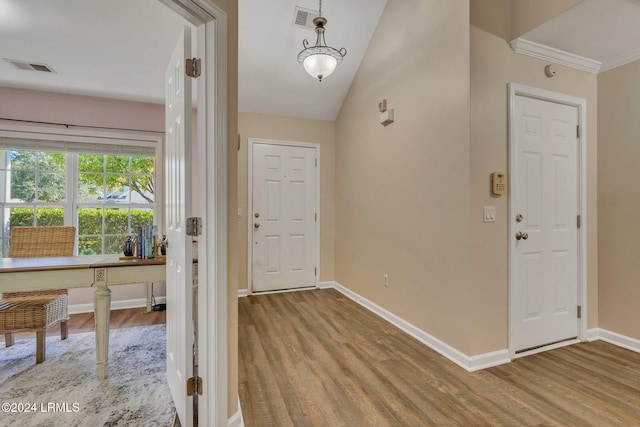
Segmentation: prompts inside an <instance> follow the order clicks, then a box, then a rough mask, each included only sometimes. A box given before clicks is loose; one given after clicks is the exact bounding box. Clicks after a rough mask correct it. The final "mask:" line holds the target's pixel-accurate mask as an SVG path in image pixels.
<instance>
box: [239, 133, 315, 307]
mask: <svg viewBox="0 0 640 427" xmlns="http://www.w3.org/2000/svg"><path fill="white" fill-rule="evenodd" d="M254 144H266V145H284V146H288V147H302V148H313V149H314V150H315V152H316V159H317V160H318V166H317V167H316V188H315V190H316V211H317V213H318V220H317V221H316V236H317V238H316V265H317V266H318V274H316V276H315V286H316V288H318V287H319V286H320V221H321V215H320V167H321V164H322V162H321V161H320V144H318V143H315V142H295V141H278V140H273V139H263V138H249V143H248V144H247V212H246V216H247V292H248V294H249V295H252V294H253V227H252V224H253V221H252V220H251V215H252V214H253V146H254ZM304 289H310V288H304ZM291 291H296V289H292V290H291ZM291 291H288V290H285V291H273V292H260V294H261V295H262V294H268V293H278V292H291Z"/></svg>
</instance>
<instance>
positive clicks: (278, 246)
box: [249, 143, 318, 292]
mask: <svg viewBox="0 0 640 427" xmlns="http://www.w3.org/2000/svg"><path fill="white" fill-rule="evenodd" d="M252 147H253V149H252V152H253V156H252V157H253V159H252V160H253V161H252V171H253V180H252V181H253V182H252V199H253V200H252V208H253V212H249V215H250V217H249V223H250V224H251V231H250V232H251V234H252V236H253V240H252V245H251V246H252V261H253V262H252V272H253V274H252V279H253V280H252V291H253V292H260V291H273V290H282V289H293V288H303V287H311V286H316V277H317V276H316V275H317V274H318V271H317V267H318V265H317V260H318V235H317V234H318V233H317V212H318V211H317V206H316V198H317V192H316V191H317V188H316V187H317V186H316V180H317V176H316V169H317V166H316V164H317V160H316V159H317V157H316V156H317V153H316V149H315V148H313V147H305V146H291V145H278V144H265V143H253V145H252Z"/></svg>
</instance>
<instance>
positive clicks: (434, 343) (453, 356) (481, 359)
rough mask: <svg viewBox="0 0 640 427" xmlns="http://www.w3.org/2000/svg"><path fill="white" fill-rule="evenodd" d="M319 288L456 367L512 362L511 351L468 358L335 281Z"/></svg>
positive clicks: (486, 365)
mask: <svg viewBox="0 0 640 427" xmlns="http://www.w3.org/2000/svg"><path fill="white" fill-rule="evenodd" d="M319 288H321V289H328V288H334V289H336V290H338V291H339V292H341V293H342V294H344V295H345V296H347V297H348V298H350V299H351V300H353V301H355V302H356V303H358V304H360V305H361V306H363V307H364V308H366V309H368V310H369V311H371V312H373V313H374V314H377V315H378V316H380V317H382V318H383V319H385V320H386V321H388V322H389V323H391V324H392V325H394V326H396V327H398V328H399V329H401V330H402V331H404V332H406V333H407V334H409V335H411V336H412V337H413V338H415V339H417V340H418V341H420V342H421V343H423V344H424V345H426V346H427V347H429V348H431V349H433V350H435V351H437V352H438V353H440V354H441V355H442V356H444V357H446V358H447V359H449V360H451V361H452V362H453V363H455V364H456V365H458V366H460V367H461V368H464V369H466V370H467V371H469V372H473V371H478V370H480V369H486V368H490V367H492V366H497V365H502V364H503V363H509V362H511V359H510V358H509V351H508V350H507V349H502V350H497V351H492V352H489V353H484V354H478V355H475V356H468V355H466V354H464V353H462V352H461V351H459V350H457V349H455V348H454V347H452V346H450V345H449V344H447V343H445V342H443V341H440V340H439V339H438V338H436V337H434V336H432V335H430V334H428V333H427V332H425V331H423V330H422V329H420V328H418V327H416V326H414V325H412V324H411V323H409V322H407V321H406V320H404V319H402V318H400V317H398V316H396V315H395V314H393V313H391V312H389V311H387V310H385V309H384V308H382V307H380V306H379V305H377V304H375V303H373V302H371V301H369V300H368V299H366V298H364V297H363V296H361V295H359V294H357V293H355V292H353V291H352V290H350V289H348V288H346V287H344V286H342V285H341V284H339V283H338V282H334V281H329V282H321V283H320V286H319Z"/></svg>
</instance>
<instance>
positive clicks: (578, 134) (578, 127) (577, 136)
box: [576, 125, 580, 138]
mask: <svg viewBox="0 0 640 427" xmlns="http://www.w3.org/2000/svg"><path fill="white" fill-rule="evenodd" d="M576 138H580V125H578V126H576Z"/></svg>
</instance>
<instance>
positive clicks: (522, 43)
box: [510, 38, 631, 74]
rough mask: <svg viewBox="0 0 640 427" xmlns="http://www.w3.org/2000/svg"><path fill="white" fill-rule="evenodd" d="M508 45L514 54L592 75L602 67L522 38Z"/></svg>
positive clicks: (571, 54) (581, 57)
mask: <svg viewBox="0 0 640 427" xmlns="http://www.w3.org/2000/svg"><path fill="white" fill-rule="evenodd" d="M510 44H511V48H512V49H513V51H514V52H515V53H521V54H523V55H528V56H533V57H534V58H538V59H543V60H545V61H551V62H554V63H556V64H560V65H564V66H567V67H571V68H575V69H576V70H580V71H586V72H588V73H592V74H598V73H599V72H600V68H601V66H602V63H601V62H600V61H596V60H593V59H589V58H585V57H584V56H579V55H575V54H573V53H569V52H565V51H563V50H560V49H556V48H553V47H549V46H545V45H543V44H540V43H536V42H532V41H530V40H526V39H523V38H517V39H515V40H513V41H512V42H511V43H510ZM629 62H631V61H629ZM620 65H622V64H620Z"/></svg>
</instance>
